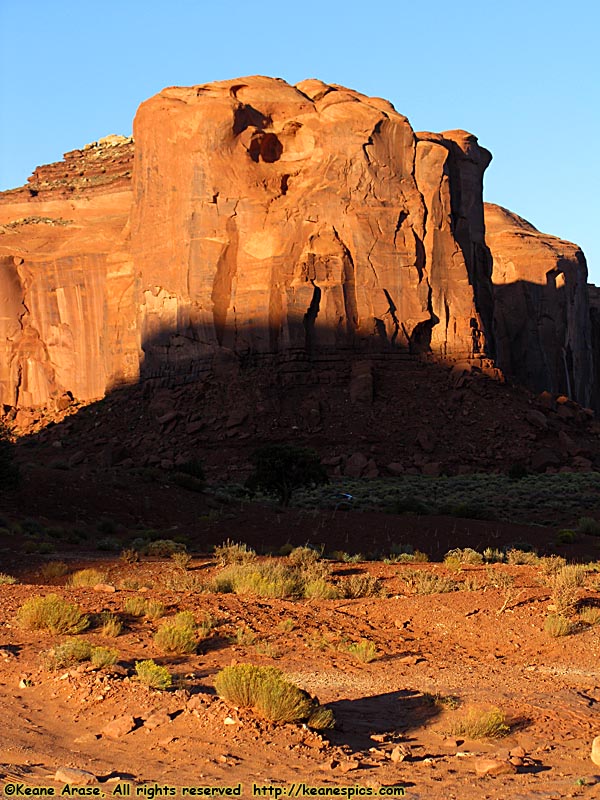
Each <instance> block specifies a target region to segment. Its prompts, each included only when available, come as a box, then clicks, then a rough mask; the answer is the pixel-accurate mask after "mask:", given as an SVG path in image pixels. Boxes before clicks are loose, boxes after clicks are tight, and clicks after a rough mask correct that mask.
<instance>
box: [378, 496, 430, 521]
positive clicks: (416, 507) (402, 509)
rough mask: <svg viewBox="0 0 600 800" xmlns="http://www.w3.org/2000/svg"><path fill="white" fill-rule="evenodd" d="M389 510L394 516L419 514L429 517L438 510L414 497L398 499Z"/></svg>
mask: <svg viewBox="0 0 600 800" xmlns="http://www.w3.org/2000/svg"><path fill="white" fill-rule="evenodd" d="M387 508H388V510H389V511H390V512H391V513H392V514H418V515H419V516H427V515H428V514H433V513H434V511H436V510H437V509H433V508H432V507H431V506H430V505H428V504H427V503H426V502H425V501H423V500H421V499H420V498H418V497H414V496H413V495H404V496H401V497H397V498H395V499H394V501H393V502H392V503H391V504H390V505H389V506H388V507H387Z"/></svg>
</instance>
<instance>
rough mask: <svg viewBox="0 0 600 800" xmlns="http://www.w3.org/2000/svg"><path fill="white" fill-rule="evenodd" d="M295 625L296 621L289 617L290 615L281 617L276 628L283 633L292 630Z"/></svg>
mask: <svg viewBox="0 0 600 800" xmlns="http://www.w3.org/2000/svg"><path fill="white" fill-rule="evenodd" d="M295 627H296V623H295V622H294V620H293V619H290V617H287V618H286V619H282V620H281V622H278V623H277V629H278V630H280V631H282V632H283V633H290V631H293V630H294V628H295Z"/></svg>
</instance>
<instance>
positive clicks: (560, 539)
mask: <svg viewBox="0 0 600 800" xmlns="http://www.w3.org/2000/svg"><path fill="white" fill-rule="evenodd" d="M576 540H577V532H576V531H572V530H569V529H564V530H562V531H559V532H558V533H557V534H556V544H573V542H575V541H576Z"/></svg>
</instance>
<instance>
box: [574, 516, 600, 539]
mask: <svg viewBox="0 0 600 800" xmlns="http://www.w3.org/2000/svg"><path fill="white" fill-rule="evenodd" d="M577 530H578V531H579V533H584V534H585V535H586V536H600V522H599V521H598V520H597V519H594V518H593V517H580V518H579V522H578V523H577Z"/></svg>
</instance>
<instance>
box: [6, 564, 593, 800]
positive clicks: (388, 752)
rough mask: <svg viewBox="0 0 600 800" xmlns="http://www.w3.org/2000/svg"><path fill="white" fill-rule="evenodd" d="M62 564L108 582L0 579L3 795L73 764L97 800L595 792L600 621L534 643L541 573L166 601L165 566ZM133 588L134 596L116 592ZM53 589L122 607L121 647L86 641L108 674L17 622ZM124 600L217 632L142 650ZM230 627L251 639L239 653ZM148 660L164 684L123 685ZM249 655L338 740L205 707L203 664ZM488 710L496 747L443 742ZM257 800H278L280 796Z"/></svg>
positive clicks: (374, 570)
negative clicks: (57, 653) (355, 645)
mask: <svg viewBox="0 0 600 800" xmlns="http://www.w3.org/2000/svg"><path fill="white" fill-rule="evenodd" d="M68 565H69V569H70V571H72V570H74V569H75V568H81V567H89V566H92V565H94V566H97V567H99V568H101V569H102V570H103V571H104V572H106V573H107V577H106V580H107V582H108V583H109V584H110V585H112V586H114V587H116V591H108V590H107V589H104V590H98V589H97V588H96V589H94V588H91V587H90V588H76V589H75V588H68V587H67V586H66V585H65V583H66V577H62V578H57V579H47V580H44V579H43V578H42V577H41V576H40V573H39V570H37V569H36V568H34V566H32V567H31V569H30V570H29V572H26V571H24V572H23V574H22V575H21V579H22V580H23V581H27V582H26V583H20V584H16V585H4V586H0V693H1V697H2V712H3V714H2V718H3V726H2V735H1V739H0V780H1V781H2V784H3V786H4V794H5V795H7V794H8V792H10V791H11V788H8V791H7V787H9V786H10V787H13V788H15V793H17V794H18V793H20V792H23V791H24V790H25V787H29V788H30V789H32V787H54V788H55V792H56V794H60V793H61V792H62V791H63V787H64V785H65V784H64V781H60V780H59V781H55V780H54V775H55V773H56V770H57V769H58V768H59V767H75V768H79V769H83V770H87V771H89V772H91V773H93V775H94V776H96V778H97V781H98V783H97V786H98V787H100V791H101V793H103V794H104V795H106V796H113V795H114V796H121V795H119V794H118V793H119V792H121V791H125V790H123V789H121V788H118V789H116V787H122V786H123V785H124V783H126V782H131V784H132V793H133V795H134V796H135V794H136V792H138V794H139V793H142V792H143V793H144V794H145V796H151V795H153V794H156V795H161V794H164V792H159V791H158V790H157V787H162V789H165V787H166V786H170V787H176V792H177V796H180V793H181V791H182V788H181V787H199V786H209V787H225V786H230V787H236V786H237V785H238V784H240V783H241V784H242V790H241V791H242V794H243V796H252V794H253V785H256V786H258V787H263V786H266V787H279V788H280V789H283V790H284V792H287V793H288V794H294V795H295V796H311V795H310V793H309V790H307V789H306V788H305V786H306V787H319V791H321V792H322V793H324V792H325V787H353V788H354V789H355V790H358V791H362V790H364V792H365V794H375V795H377V794H381V793H387V794H388V795H389V792H390V791H391V790H390V789H389V788H387V789H386V787H404V790H405V796H406V797H411V798H438V797H439V798H448V799H450V798H504V797H507V796H511V797H517V798H536V797H539V798H544V800H547V799H549V798H563V797H586V798H587V797H600V783H598V782H597V781H600V767H596V766H595V765H594V764H593V762H592V761H591V759H590V746H591V741H592V739H593V738H594V736H596V735H597V734H599V733H600V723H598V707H599V703H600V670H599V668H598V663H599V661H598V656H599V645H600V626H589V627H588V626H584V625H580V626H579V627H578V628H577V630H576V632H575V633H574V634H572V635H570V636H565V637H561V638H552V637H550V636H549V635H548V634H547V633H545V631H544V629H543V625H544V619H545V617H546V616H547V614H548V605H549V603H550V598H549V590H548V588H547V587H546V586H543V585H540V580H541V579H540V571H539V569H538V568H536V567H530V566H506V565H498V566H496V567H494V569H495V570H497V571H498V572H502V573H505V574H510V575H512V576H513V577H514V579H515V583H514V587H515V588H514V589H513V590H512V595H511V596H510V597H508V603H507V602H506V601H507V595H506V590H503V589H498V588H494V586H492V585H491V582H490V572H489V571H488V570H486V568H485V567H483V566H482V567H463V568H462V570H461V571H460V572H458V573H448V571H447V570H446V569H445V567H443V566H442V565H440V564H423V565H417V566H415V565H403V564H399V565H391V564H390V565H385V564H383V563H368V564H366V563H364V564H352V565H348V564H343V563H336V564H333V565H332V569H333V578H334V580H341V579H343V578H344V577H347V576H348V575H349V574H352V573H361V572H362V573H365V572H369V573H370V574H371V575H375V576H377V577H379V578H380V579H381V581H382V584H383V594H382V595H381V596H379V597H367V598H362V599H355V600H347V599H344V600H339V599H338V600H308V601H307V600H297V601H292V600H275V599H265V598H256V597H250V596H243V597H242V596H236V595H231V594H214V593H198V592H192V591H173V590H169V589H166V588H165V586H166V585H167V584H168V577H169V575H171V574H172V573H173V570H174V567H173V565H172V564H171V563H170V562H169V561H168V560H163V561H161V560H146V561H144V562H142V563H141V564H137V565H136V564H134V565H125V564H123V563H122V562H120V561H119V560H118V558H114V559H112V560H111V559H104V560H103V561H102V562H98V561H97V560H96V562H92V561H91V559H89V558H84V557H83V556H82V557H81V558H80V559H78V558H77V557H73V556H72V557H71V558H70V559H68ZM414 569H419V570H424V571H431V572H436V573H438V574H444V575H449V576H451V577H453V578H454V579H456V580H457V581H459V584H460V590H459V591H454V592H449V593H444V594H431V595H421V594H414V593H412V592H411V590H410V588H409V587H408V584H407V582H406V580H404V579H403V574H405V572H406V571H407V570H414ZM215 570H216V567H215V565H214V561H211V560H210V559H209V558H208V557H207V558H205V559H202V558H196V559H194V561H193V562H192V565H191V570H190V572H191V574H194V575H198V576H202V577H209V576H210V575H211V574H212V573H213V572H214V571H215ZM134 580H135V581H136V583H137V584H138V585H139V588H137V589H125V588H121V587H123V585H124V584H125V585H132V581H134ZM595 581H596V578H595V576H594V574H593V573H591V574H589V575H588V580H587V581H586V588H584V589H581V590H580V602H582V603H587V604H592V605H593V604H594V603H598V604H600V592H598V590H597V589H596V588H594V585H595ZM50 592H56V593H58V594H59V595H60V596H61V597H65V598H68V599H69V600H70V601H72V602H77V603H78V604H79V605H80V606H81V608H82V609H83V610H84V611H85V612H86V613H88V614H92V615H96V614H99V613H101V612H103V611H110V612H114V613H117V614H119V615H120V616H121V618H122V619H123V620H124V622H125V626H124V630H123V632H122V633H121V634H120V635H119V636H117V637H106V636H103V634H102V633H101V631H100V629H99V627H97V626H96V627H92V628H91V629H90V630H89V631H87V632H85V633H84V634H81V636H82V637H83V638H86V639H87V640H89V641H90V642H92V643H94V644H101V645H104V646H110V647H115V648H117V649H118V652H119V659H118V662H117V664H116V665H115V666H114V667H109V668H105V669H103V670H100V671H96V670H91V669H90V667H89V666H85V665H83V666H76V667H73V668H69V669H61V670H58V671H50V670H48V669H46V668H45V667H44V666H43V657H42V654H43V653H44V652H45V651H47V650H48V649H49V648H51V647H52V646H53V645H55V644H56V643H57V642H60V641H63V640H64V639H65V638H66V637H64V636H58V637H57V636H53V635H51V634H49V633H45V632H32V631H27V630H24V629H22V628H21V627H19V626H18V624H17V618H16V615H17V611H18V609H19V607H20V606H21V605H22V603H23V602H24V601H25V600H26V599H27V598H28V597H30V596H32V595H37V594H41V595H45V594H49V593H50ZM137 595H140V596H142V597H144V598H154V599H160V601H161V602H162V603H164V604H165V606H166V607H167V611H166V613H167V616H169V615H172V614H173V613H174V612H176V611H181V610H190V611H192V612H193V613H194V615H195V618H196V620H197V621H198V622H201V621H202V620H203V619H205V618H206V617H207V616H210V618H211V619H212V620H213V627H212V629H211V630H210V632H209V633H208V635H207V637H206V638H204V639H203V640H202V641H201V643H200V646H199V648H198V652H197V653H195V654H193V655H191V656H178V657H166V656H165V655H164V654H162V653H161V652H160V650H159V649H157V646H156V644H155V643H154V641H153V635H154V633H155V631H156V629H157V627H158V626H159V625H160V623H161V621H162V620H156V621H152V620H148V619H147V618H136V617H131V616H130V615H127V614H126V613H125V611H124V606H125V602H126V601H127V599H128V598H131V597H132V596H137ZM504 605H506V608H505V609H504V610H503V611H501V609H502V607H503V606H504ZM240 628H243V629H246V628H248V629H249V630H250V631H251V632H252V634H254V638H253V639H252V636H250V640H249V642H248V643H244V644H238V643H236V641H235V636H236V632H237V631H238V629H240ZM363 638H364V639H368V640H370V641H372V642H373V643H374V644H375V645H376V647H377V658H376V659H375V660H374V661H372V662H371V663H361V662H359V661H358V660H357V659H356V657H354V656H352V655H351V654H350V653H349V652H348V651H347V646H348V643H350V642H358V641H360V640H361V639H363ZM147 658H154V659H155V660H156V661H157V663H160V664H164V665H166V666H168V667H169V669H170V670H171V672H172V673H173V674H174V675H175V687H174V688H173V689H171V690H169V691H162V692H161V691H156V690H152V689H148V688H146V687H144V686H142V685H140V684H139V683H138V682H137V681H136V679H135V677H134V675H135V673H134V664H135V661H136V660H143V659H147ZM247 662H251V663H256V664H265V665H267V664H269V665H274V666H277V667H278V668H280V669H281V670H283V671H284V673H285V674H286V676H287V677H288V678H289V679H291V680H292V681H294V682H295V683H297V684H298V685H299V686H301V687H302V688H304V689H306V690H308V691H309V692H310V693H311V694H313V695H316V696H318V698H319V700H320V702H321V703H323V704H326V705H327V706H328V707H330V708H331V709H332V710H333V712H334V715H335V719H336V727H335V729H334V730H332V731H325V732H314V731H310V730H308V729H306V728H305V727H304V726H302V725H299V726H298V725H274V724H271V723H268V722H266V721H264V720H261V719H260V718H258V717H256V716H255V715H254V713H253V712H251V711H248V710H239V709H235V708H232V707H231V706H229V705H228V704H227V703H225V702H224V701H223V700H221V699H220V698H218V697H217V695H216V694H215V691H214V678H215V675H216V673H217V672H218V671H219V670H220V669H221V668H222V667H224V666H227V665H229V664H232V663H247ZM492 708H498V709H500V710H501V711H502V712H503V713H504V714H505V716H506V720H507V723H508V724H509V726H510V732H509V734H508V735H507V736H504V737H502V738H499V739H495V740H493V739H492V740H490V739H487V740H486V739H476V740H471V739H468V738H466V737H465V736H461V735H457V734H456V733H453V731H455V729H456V728H455V726H456V724H457V723H458V722H459V721H460V720H461V719H464V717H465V715H466V714H467V713H468V712H469V710H470V709H481V710H489V709H492ZM155 712H161V713H159V714H157V713H155ZM123 717H125V718H127V719H129V720H130V727H131V730H128V731H127V732H124V733H121V734H117V735H116V736H111V735H110V734H109V732H107V731H106V730H105V726H106V725H107V723H109V722H111V721H112V720H114V719H121V718H123ZM126 727H127V726H126ZM511 754H512V759H513V762H514V764H512V766H511V767H507V768H508V769H514V770H515V771H514V772H511V773H510V774H500V775H496V776H491V775H486V776H482V775H480V774H478V771H481V770H482V769H483V764H482V761H483V759H486V758H493V759H497V760H498V761H500V762H502V763H504V764H505V763H506V762H507V760H508V759H509V758H510V757H511ZM515 754H516V755H515ZM303 784H304V785H305V786H304V785H303ZM21 785H22V786H21ZM19 786H21V789H20V790H19V789H18V787H19ZM144 786H145V787H146V788H141V787H144ZM115 789H116V792H117V793H116V794H115ZM78 791H83V788H82V787H80V788H79V790H78ZM254 791H255V792H256V790H254ZM267 791H268V792H269V793H270V794H271V796H275V795H273V792H274V788H273V789H267V790H265V792H267ZM345 791H346V790H345Z"/></svg>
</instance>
